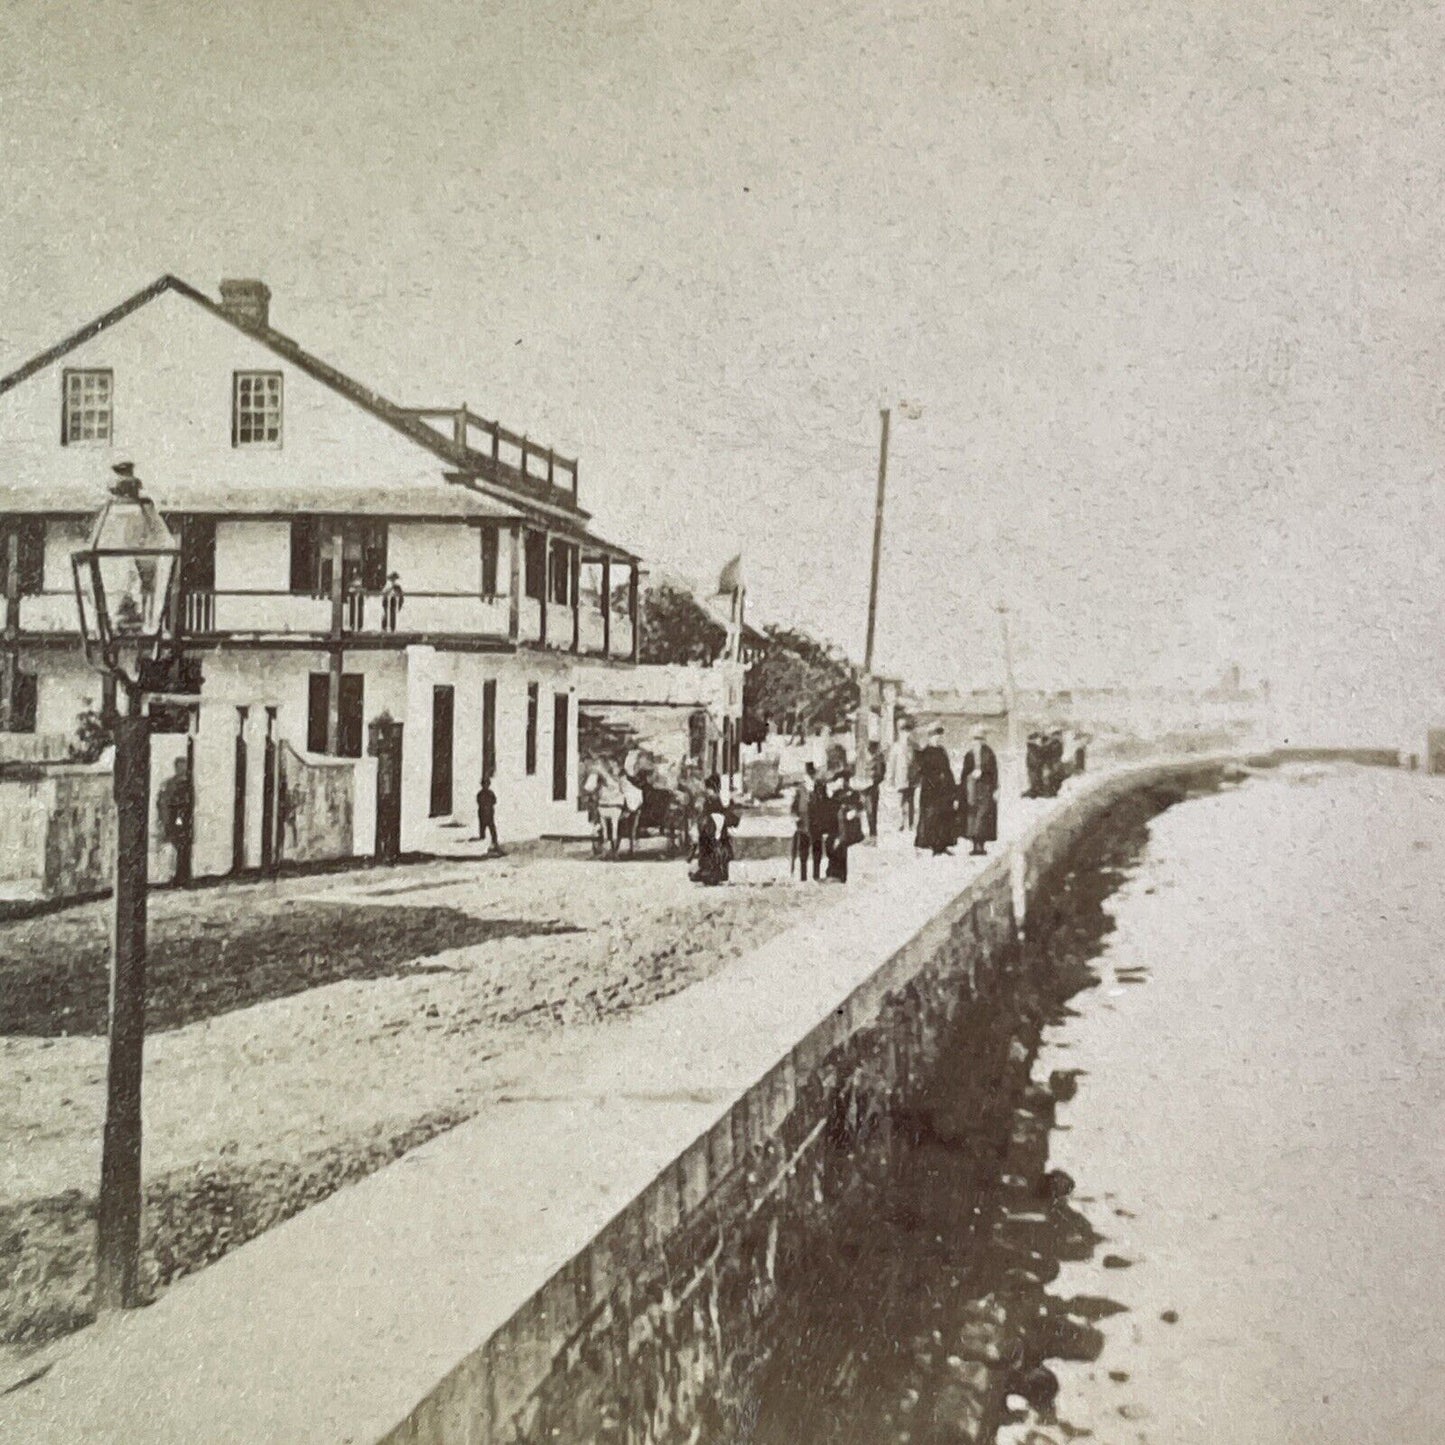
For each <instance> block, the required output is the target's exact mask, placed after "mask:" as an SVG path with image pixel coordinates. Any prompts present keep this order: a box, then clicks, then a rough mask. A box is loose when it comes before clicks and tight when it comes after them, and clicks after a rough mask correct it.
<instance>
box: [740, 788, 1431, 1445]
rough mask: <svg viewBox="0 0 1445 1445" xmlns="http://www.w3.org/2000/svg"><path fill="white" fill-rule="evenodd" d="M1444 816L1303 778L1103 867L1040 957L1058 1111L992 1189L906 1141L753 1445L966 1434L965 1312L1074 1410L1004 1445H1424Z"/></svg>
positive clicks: (763, 1401) (1181, 810)
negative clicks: (1017, 1326)
mask: <svg viewBox="0 0 1445 1445" xmlns="http://www.w3.org/2000/svg"><path fill="white" fill-rule="evenodd" d="M1442 817H1445V787H1442V786H1441V784H1440V782H1439V781H1437V780H1431V779H1425V778H1421V777H1420V776H1418V775H1410V774H1406V773H1399V772H1393V771H1388V770H1382V769H1361V768H1351V767H1336V768H1320V767H1309V766H1293V767H1289V768H1283V769H1278V770H1266V771H1263V772H1261V773H1258V774H1256V775H1254V776H1253V777H1251V778H1249V779H1248V780H1247V781H1244V782H1243V783H1241V784H1239V785H1237V786H1235V785H1231V786H1227V787H1226V788H1224V789H1223V790H1221V791H1219V792H1216V793H1212V794H1209V795H1206V796H1201V797H1194V798H1191V799H1189V800H1188V801H1185V802H1182V803H1180V804H1179V805H1178V806H1176V807H1173V808H1171V809H1169V810H1168V811H1165V812H1163V813H1161V814H1159V815H1158V816H1157V817H1155V818H1154V819H1153V820H1152V821H1150V822H1149V823H1148V824H1147V827H1144V826H1141V825H1139V824H1138V823H1137V820H1136V821H1135V822H1130V820H1128V819H1123V820H1117V821H1118V822H1119V823H1120V824H1121V826H1117V827H1116V828H1115V829H1114V831H1113V833H1112V835H1111V836H1108V837H1102V836H1101V837H1100V838H1098V839H1096V840H1095V842H1094V844H1093V849H1094V852H1093V856H1092V857H1087V858H1081V859H1080V860H1077V861H1079V862H1082V863H1085V864H1086V865H1087V866H1086V867H1085V868H1083V869H1082V870H1077V869H1076V871H1075V872H1074V873H1073V874H1072V878H1071V884H1072V887H1071V889H1070V893H1071V896H1072V900H1073V901H1072V906H1071V907H1070V908H1069V909H1068V910H1067V912H1066V913H1065V914H1064V916H1063V918H1062V920H1061V922H1062V924H1063V927H1062V928H1061V929H1060V930H1059V931H1058V932H1057V933H1056V935H1055V936H1054V938H1053V939H1051V940H1050V944H1049V946H1050V948H1051V949H1052V950H1055V951H1056V952H1057V954H1058V957H1057V959H1056V960H1055V961H1056V962H1057V963H1058V964H1059V965H1060V966H1061V967H1062V968H1063V970H1064V976H1065V982H1064V987H1063V989H1062V990H1061V994H1069V993H1070V992H1071V991H1072V990H1074V989H1075V988H1076V986H1077V985H1083V987H1082V988H1078V991H1074V992H1072V996H1071V997H1070V998H1069V999H1068V1002H1067V1003H1065V1004H1063V1005H1062V1007H1059V1006H1058V1005H1057V1003H1056V1004H1055V1007H1054V1010H1053V1016H1052V1017H1051V1018H1050V1019H1049V1020H1047V1021H1046V1022H1045V1024H1044V1027H1043V1029H1042V1036H1041V1047H1040V1050H1039V1054H1038V1057H1037V1059H1036V1060H1035V1062H1034V1069H1033V1077H1034V1078H1035V1080H1039V1081H1044V1080H1048V1079H1049V1078H1050V1077H1051V1076H1052V1078H1053V1079H1054V1081H1055V1086H1056V1091H1057V1093H1058V1102H1057V1104H1056V1105H1055V1106H1054V1107H1053V1108H1051V1109H1043V1110H1040V1111H1039V1112H1038V1115H1037V1116H1036V1117H1035V1116H1031V1115H1030V1114H1029V1113H1028V1112H1027V1111H1025V1112H1021V1113H1020V1114H1018V1115H1016V1116H1015V1117H1014V1119H1013V1120H1012V1121H1011V1127H1010V1125H1009V1124H1008V1123H1006V1124H1005V1127H1004V1137H1005V1139H1007V1138H1008V1135H1009V1134H1010V1133H1011V1134H1012V1141H1011V1143H1010V1144H1009V1145H1008V1150H1007V1155H1006V1156H1005V1158H1004V1162H1002V1163H996V1164H995V1165H994V1166H993V1177H992V1179H990V1180H981V1179H980V1173H981V1171H980V1165H979V1159H978V1156H977V1151H976V1150H973V1151H970V1150H969V1149H962V1148H959V1147H957V1143H958V1141H956V1140H955V1141H953V1147H950V1141H948V1140H947V1139H940V1138H939V1137H938V1136H937V1134H936V1132H935V1134H934V1137H932V1138H923V1139H920V1140H918V1141H917V1142H916V1143H915V1145H914V1147H913V1148H912V1149H911V1150H909V1151H908V1152H907V1153H906V1154H905V1162H904V1168H903V1172H902V1175H901V1178H900V1179H899V1180H898V1181H897V1182H896V1183H895V1185H894V1188H893V1190H892V1191H891V1193H890V1195H889V1196H888V1197H887V1198H886V1199H885V1200H882V1201H878V1200H874V1201H871V1203H870V1205H869V1206H868V1208H867V1209H865V1210H864V1211H862V1212H860V1213H859V1214H858V1216H857V1217H855V1218H853V1219H851V1220H848V1221H845V1222H844V1224H843V1228H842V1229H841V1231H840V1232H839V1234H838V1236H837V1237H836V1239H835V1240H833V1241H830V1243H829V1255H830V1258H829V1259H827V1260H819V1261H809V1262H808V1269H805V1271H804V1273H805V1274H806V1273H808V1272H809V1271H810V1270H811V1272H812V1273H813V1276H814V1278H815V1279H816V1287H815V1288H813V1289H811V1290H809V1291H807V1292H806V1296H805V1298H803V1299H801V1300H795V1301H793V1302H791V1303H790V1305H788V1306H786V1307H785V1310H784V1313H783V1321H782V1323H783V1329H784V1333H782V1334H780V1337H779V1340H778V1345H777V1352H776V1354H775V1356H774V1360H773V1363H772V1366H771V1368H770V1370H769V1371H768V1372H767V1374H766V1375H765V1377H764V1378H763V1380H762V1381H761V1382H760V1384H761V1389H760V1397H759V1408H760V1426H761V1429H760V1438H762V1439H763V1440H774V1439H776V1440H780V1441H781V1440H782V1439H785V1438H791V1439H794V1440H817V1441H820V1442H821V1441H824V1440H828V1441H853V1440H857V1441H859V1442H863V1441H879V1440H897V1441H899V1442H905V1441H910V1442H913V1445H924V1442H933V1441H943V1440H948V1439H958V1438H960V1435H959V1433H958V1428H957V1427H958V1425H959V1421H958V1419H957V1418H956V1417H955V1413H956V1408H957V1403H958V1392H957V1389H956V1380H957V1379H958V1377H959V1376H960V1375H961V1374H962V1373H964V1372H966V1368H967V1364H966V1360H965V1359H961V1358H960V1356H961V1355H965V1356H966V1355H967V1354H968V1353H969V1351H968V1350H967V1349H966V1348H965V1347H964V1346H962V1345H960V1344H959V1341H960V1340H962V1339H966V1338H967V1337H968V1335H969V1332H970V1330H971V1329H973V1328H974V1326H975V1325H976V1324H977V1323H978V1321H979V1320H980V1318H982V1317H984V1316H983V1315H981V1313H980V1310H979V1307H978V1305H977V1303H976V1301H977V1299H978V1298H979V1297H980V1296H989V1297H990V1302H991V1303H998V1304H999V1305H1001V1306H1002V1307H1003V1309H1004V1311H1005V1312H1007V1314H1008V1315H1009V1317H1010V1318H1011V1319H1014V1320H1017V1319H1019V1318H1025V1319H1027V1320H1029V1321H1030V1325H1029V1328H1028V1329H1026V1330H1025V1331H1024V1332H1023V1336H1022V1339H1021V1341H1020V1346H1019V1357H1018V1358H1019V1364H1020V1372H1019V1377H1018V1378H1019V1381H1020V1382H1021V1383H1022V1382H1023V1381H1024V1380H1025V1378H1026V1377H1027V1375H1028V1372H1029V1371H1030V1370H1031V1369H1032V1370H1035V1371H1036V1370H1037V1369H1038V1367H1039V1365H1041V1364H1042V1365H1043V1366H1044V1368H1046V1369H1047V1370H1048V1371H1051V1372H1052V1373H1053V1374H1054V1375H1055V1376H1056V1377H1057V1379H1058V1383H1059V1388H1058V1394H1057V1398H1056V1400H1055V1401H1054V1402H1053V1404H1052V1405H1048V1404H1047V1403H1046V1402H1045V1399H1044V1395H1046V1394H1047V1388H1048V1382H1047V1377H1041V1376H1039V1375H1037V1374H1035V1376H1034V1384H1035V1385H1038V1384H1039V1382H1040V1380H1042V1381H1043V1391H1042V1393H1040V1392H1039V1391H1037V1390H1036V1392H1035V1393H1036V1395H1037V1397H1038V1398H1037V1399H1036V1404H1035V1406H1034V1407H1026V1406H1025V1405H1024V1403H1023V1401H1022V1399H1021V1397H1018V1396H1015V1397H1014V1399H1013V1401H1012V1403H1013V1405H1014V1406H1015V1409H1014V1410H1013V1411H1012V1412H1011V1415H1010V1418H1009V1419H1008V1420H1007V1422H1006V1423H1005V1425H1004V1426H1003V1428H1002V1429H1001V1431H1000V1432H999V1435H998V1439H999V1440H1000V1441H1002V1442H1006V1445H1054V1442H1063V1441H1065V1440H1069V1439H1075V1438H1085V1437H1087V1438H1089V1439H1091V1440H1094V1441H1098V1442H1101V1445H1110V1442H1119V1445H1174V1442H1179V1445H1194V1442H1200V1445H1205V1442H1208V1445H1230V1442H1235V1441H1238V1442H1240V1445H1244V1442H1249V1445H1270V1442H1281V1445H1283V1442H1294V1441H1299V1440H1311V1441H1319V1442H1341V1445H1344V1442H1350V1445H1356V1442H1368V1441H1375V1440H1378V1441H1382V1442H1383V1441H1387V1440H1388V1441H1400V1440H1425V1439H1434V1438H1439V1436H1440V1434H1441V1423H1442V1415H1441V1411H1440V1408H1439V1406H1438V1403H1437V1401H1438V1398H1439V1391H1438V1380H1439V1378H1440V1375H1441V1371H1442V1368H1445V1330H1442V1328H1441V1326H1440V1323H1439V1300H1440V1299H1441V1297H1442V1293H1445V1251H1442V1248H1441V1246H1442V1244H1445V1222H1442V1214H1441V1210H1440V1207H1439V1201H1440V1197H1441V1194H1442V1190H1445V1142H1442V1141H1445V1128H1442V1125H1445V1104H1442V1098H1445V1051H1442V1048H1441V1044H1442V1041H1445V1003H1442V999H1441V990H1440V978H1441V973H1442V971H1445V965H1442V962H1441V958H1440V954H1441V949H1440V945H1441V943H1442V941H1445V899H1442V890H1441V889H1440V887H1439V877H1438V871H1439V863H1440V849H1441V848H1442V847H1445V842H1442V830H1441V819H1442ZM960 1042H961V1041H960ZM949 1072H950V1070H949V1068H948V1063H947V1061H946V1062H945V1064H944V1066H943V1067H942V1068H941V1069H940V1073H941V1074H943V1075H948V1074H949ZM953 1072H954V1073H956V1074H959V1075H961V1074H962V1072H963V1070H962V1069H961V1068H960V1069H959V1070H956V1071H953ZM1071 1083H1074V1084H1076V1086H1077V1092H1076V1093H1073V1094H1072V1097H1070V1094H1071V1092H1072V1090H1071V1088H1070V1084H1071ZM1050 1114H1052V1118H1053V1124H1054V1127H1053V1128H1052V1130H1051V1131H1048V1132H1045V1129H1044V1128H1043V1127H1039V1126H1040V1125H1044V1124H1046V1123H1047V1122H1048V1116H1049V1115H1050ZM1045 1151H1047V1154H1045ZM1046 1170H1048V1171H1063V1173H1064V1174H1066V1175H1067V1176H1069V1178H1070V1179H1071V1180H1072V1181H1073V1182H1074V1186H1075V1188H1074V1192H1073V1193H1072V1195H1071V1196H1070V1197H1068V1198H1066V1199H1064V1198H1059V1199H1054V1200H1052V1201H1049V1200H1048V1199H1047V1197H1046V1196H1047V1195H1048V1193H1049V1180H1050V1179H1052V1180H1055V1181H1058V1187H1059V1188H1064V1187H1066V1181H1064V1180H1063V1179H1062V1176H1061V1175H1059V1174H1053V1175H1049V1174H1046V1173H1045V1171H1046ZM840 1291H841V1292H842V1293H841V1294H840V1293H839V1292H840ZM984 1313H985V1314H986V1311H985V1312H984Z"/></svg>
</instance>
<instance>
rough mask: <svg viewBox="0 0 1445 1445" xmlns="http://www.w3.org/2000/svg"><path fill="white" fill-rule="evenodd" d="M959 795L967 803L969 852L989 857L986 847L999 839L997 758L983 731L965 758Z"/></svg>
mask: <svg viewBox="0 0 1445 1445" xmlns="http://www.w3.org/2000/svg"><path fill="white" fill-rule="evenodd" d="M959 788H960V792H961V793H962V795H963V800H964V808H963V812H964V824H963V831H964V834H965V836H966V837H967V838H968V841H969V842H970V843H971V844H972V845H973V846H972V847H971V848H970V849H969V850H968V851H969V852H970V853H974V854H981V853H986V852H987V851H988V849H987V848H986V847H985V846H984V845H985V844H986V843H992V842H994V841H995V840H996V839H997V838H998V757H997V756H996V755H995V753H994V750H993V749H992V748H991V747H989V745H988V738H987V735H986V734H985V733H984V730H983V729H982V728H975V729H974V732H973V746H972V747H971V748H970V749H969V750H968V751H967V752H966V753H965V754H964V756H963V777H962V779H961V781H960V785H959Z"/></svg>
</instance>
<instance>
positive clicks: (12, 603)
mask: <svg viewBox="0 0 1445 1445" xmlns="http://www.w3.org/2000/svg"><path fill="white" fill-rule="evenodd" d="M19 672H20V533H19V532H18V531H17V530H16V528H15V526H14V525H13V524H12V526H11V527H10V530H9V531H8V532H7V533H6V534H5V666H4V671H3V673H0V731H3V732H7V733H8V732H12V731H13V730H14V728H15V691H16V687H17V686H18V678H19Z"/></svg>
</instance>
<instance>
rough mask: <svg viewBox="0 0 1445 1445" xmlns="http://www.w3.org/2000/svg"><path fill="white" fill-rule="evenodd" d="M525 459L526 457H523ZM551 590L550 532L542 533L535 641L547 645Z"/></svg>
mask: <svg viewBox="0 0 1445 1445" xmlns="http://www.w3.org/2000/svg"><path fill="white" fill-rule="evenodd" d="M523 460H524V461H525V460H526V459H525V458H523ZM551 590H552V534H551V533H550V532H543V533H542V602H541V621H540V624H539V626H538V628H537V641H538V642H540V643H541V645H542V646H543V647H546V645H547V594H548V593H549V592H550V591H551Z"/></svg>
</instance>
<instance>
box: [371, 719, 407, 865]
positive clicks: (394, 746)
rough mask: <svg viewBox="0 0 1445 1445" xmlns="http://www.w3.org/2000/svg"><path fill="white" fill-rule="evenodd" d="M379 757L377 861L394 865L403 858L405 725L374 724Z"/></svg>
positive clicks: (377, 758)
mask: <svg viewBox="0 0 1445 1445" xmlns="http://www.w3.org/2000/svg"><path fill="white" fill-rule="evenodd" d="M371 726H372V747H371V750H372V752H373V753H374V754H375V755H376V861H377V862H378V863H395V862H396V860H397V859H398V858H399V857H400V856H401V738H402V725H401V724H400V723H399V722H393V721H391V720H390V719H387V720H385V721H383V720H381V719H378V720H377V721H376V722H374V723H372V725H371Z"/></svg>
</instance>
